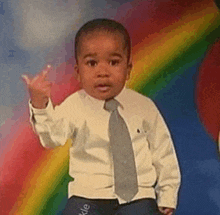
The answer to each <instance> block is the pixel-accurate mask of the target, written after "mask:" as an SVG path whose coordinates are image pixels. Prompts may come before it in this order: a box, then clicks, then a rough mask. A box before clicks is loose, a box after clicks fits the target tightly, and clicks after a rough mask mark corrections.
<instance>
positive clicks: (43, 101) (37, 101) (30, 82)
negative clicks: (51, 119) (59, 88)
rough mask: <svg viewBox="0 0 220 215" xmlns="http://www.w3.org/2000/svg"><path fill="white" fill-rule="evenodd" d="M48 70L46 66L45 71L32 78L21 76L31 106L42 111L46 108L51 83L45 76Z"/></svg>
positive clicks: (48, 67)
mask: <svg viewBox="0 0 220 215" xmlns="http://www.w3.org/2000/svg"><path fill="white" fill-rule="evenodd" d="M49 69H50V66H49V65H48V66H47V69H46V70H44V71H42V72H41V73H40V74H38V75H36V76H35V77H33V78H30V77H28V76H27V75H22V79H23V80H24V82H25V83H26V85H27V88H28V91H29V94H30V98H31V104H32V106H33V107H34V108H38V109H43V108H46V106H47V103H48V100H49V97H50V93H51V83H50V82H49V80H48V76H47V74H48V72H49Z"/></svg>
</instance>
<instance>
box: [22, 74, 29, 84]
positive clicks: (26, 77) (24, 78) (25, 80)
mask: <svg viewBox="0 0 220 215" xmlns="http://www.w3.org/2000/svg"><path fill="white" fill-rule="evenodd" d="M21 77H22V79H23V81H24V82H25V83H26V84H27V85H29V84H30V82H31V81H30V79H29V78H28V76H27V75H22V76H21Z"/></svg>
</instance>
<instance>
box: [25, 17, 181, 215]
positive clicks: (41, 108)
mask: <svg viewBox="0 0 220 215" xmlns="http://www.w3.org/2000/svg"><path fill="white" fill-rule="evenodd" d="M75 58H76V65H75V67H74V68H75V71H76V72H77V75H78V80H79V81H80V83H81V85H82V90H80V91H78V92H76V93H74V94H72V95H71V96H69V97H68V98H67V99H66V100H65V101H64V102H63V103H62V104H61V105H60V106H57V107H55V108H53V106H52V103H51V100H50V83H49V81H48V80H47V75H46V72H42V73H41V74H39V75H37V76H36V77H34V78H33V79H30V78H28V77H27V76H26V75H25V76H23V78H24V80H25V82H26V84H27V86H28V89H29V93H30V97H31V102H30V110H31V120H32V123H33V125H34V127H35V130H36V132H37V133H38V135H39V137H40V141H41V143H42V145H43V146H44V147H47V148H54V147H56V146H60V145H64V144H65V142H66V140H67V139H68V138H71V140H72V147H71V148H70V170H69V174H70V176H72V177H73V178H74V181H71V182H70V183H69V199H68V202H67V205H66V208H65V210H64V213H63V214H105V215H107V214H109V215H112V214H115V215H116V214H117V215H119V214H121V215H135V214H138V215H146V214H147V215H156V214H165V215H171V214H173V212H174V209H175V207H176V204H177V193H178V189H179V185H180V171H179V167H178V162H177V158H176V154H175V150H174V147H173V143H172V140H171V137H170V134H169V131H168V129H167V127H166V125H165V122H164V120H163V119H162V116H161V115H160V113H159V111H158V110H157V108H156V106H155V105H154V103H153V102H152V101H151V100H150V99H149V98H147V97H144V96H143V95H140V94H138V93H137V92H134V91H132V90H130V89H126V88H125V83H126V81H127V80H128V79H129V75H130V71H131V68H132V62H131V42H130V37H129V34H128V32H127V30H126V29H125V28H124V27H123V26H122V25H121V24H120V23H118V22H115V21H113V20H108V19H96V20H92V21H90V22H88V23H86V24H85V25H84V26H83V27H81V29H80V30H79V31H78V33H77V35H76V38H75ZM110 106H115V107H114V109H112V110H111V109H110ZM118 126H119V127H118ZM121 135H122V136H121ZM124 140H126V141H124ZM129 144H130V145H129ZM117 147H118V148H117ZM120 147H121V148H120ZM123 147H124V148H123ZM127 163H129V165H127ZM123 165H124V166H123ZM126 165H127V166H126ZM119 167H120V168H121V169H120V168H119ZM156 199H157V202H156ZM158 206H159V208H158Z"/></svg>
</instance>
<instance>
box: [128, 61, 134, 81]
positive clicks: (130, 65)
mask: <svg viewBox="0 0 220 215" xmlns="http://www.w3.org/2000/svg"><path fill="white" fill-rule="evenodd" d="M132 68H133V65H132V63H131V62H130V63H129V64H128V68H127V80H129V78H130V74H131V70H132Z"/></svg>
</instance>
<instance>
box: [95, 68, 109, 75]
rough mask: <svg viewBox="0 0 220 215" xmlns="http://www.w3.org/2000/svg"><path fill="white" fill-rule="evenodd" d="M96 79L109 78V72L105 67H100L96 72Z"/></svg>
mask: <svg viewBox="0 0 220 215" xmlns="http://www.w3.org/2000/svg"><path fill="white" fill-rule="evenodd" d="M97 76H98V77H109V76H110V72H109V70H108V68H107V67H106V66H100V67H99V68H98V71H97Z"/></svg>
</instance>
